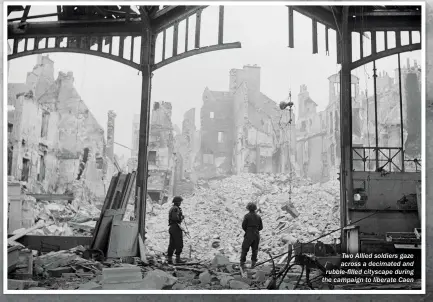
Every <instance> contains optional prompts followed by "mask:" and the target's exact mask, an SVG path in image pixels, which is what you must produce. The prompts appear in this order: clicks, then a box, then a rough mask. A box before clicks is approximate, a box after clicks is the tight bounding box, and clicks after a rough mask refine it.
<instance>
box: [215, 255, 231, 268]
mask: <svg viewBox="0 0 433 302" xmlns="http://www.w3.org/2000/svg"><path fill="white" fill-rule="evenodd" d="M227 264H230V260H229V259H228V258H227V257H225V256H223V255H221V254H217V255H215V258H214V259H213V260H212V265H213V266H222V265H227Z"/></svg>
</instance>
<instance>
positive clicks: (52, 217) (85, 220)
mask: <svg viewBox="0 0 433 302" xmlns="http://www.w3.org/2000/svg"><path fill="white" fill-rule="evenodd" d="M71 191H72V193H73V194H74V200H72V201H71V202H69V201H67V200H54V201H43V200H41V201H38V202H36V199H35V198H34V197H32V196H29V195H25V193H26V192H25V191H24V192H23V193H24V194H23V199H24V202H23V209H25V210H26V211H27V212H28V213H29V214H28V215H27V216H28V217H27V219H28V220H31V221H30V222H29V224H30V225H35V224H36V223H38V222H40V221H44V222H45V223H44V225H43V226H42V227H40V228H38V229H35V230H33V231H31V232H29V233H28V234H29V235H50V236H92V231H93V229H94V228H95V225H96V221H97V220H98V219H99V216H100V213H101V211H100V210H99V209H98V208H97V207H96V202H95V198H94V196H92V194H91V192H90V191H89V190H88V189H87V187H86V185H85V182H84V181H74V183H73V184H72V190H71ZM24 230H25V228H22V229H18V230H15V231H13V232H12V233H13V234H19V233H21V232H22V231H24Z"/></svg>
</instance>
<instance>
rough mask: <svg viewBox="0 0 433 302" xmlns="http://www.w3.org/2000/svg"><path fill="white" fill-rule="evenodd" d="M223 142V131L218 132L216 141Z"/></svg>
mask: <svg viewBox="0 0 433 302" xmlns="http://www.w3.org/2000/svg"><path fill="white" fill-rule="evenodd" d="M224 142H225V137H224V132H218V143H224Z"/></svg>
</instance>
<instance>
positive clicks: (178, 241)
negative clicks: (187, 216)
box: [167, 196, 185, 264]
mask: <svg viewBox="0 0 433 302" xmlns="http://www.w3.org/2000/svg"><path fill="white" fill-rule="evenodd" d="M182 201H183V198H182V197H180V196H176V197H174V198H173V206H172V207H171V209H170V211H169V213H168V225H169V231H168V232H169V234H170V243H169V245H168V251H167V262H168V263H169V264H173V254H174V253H175V254H176V263H185V261H184V260H181V258H180V254H181V253H182V249H183V233H182V232H183V229H182V228H181V226H180V224H181V223H182V221H183V219H184V216H183V213H182V209H181V208H180V205H181V203H182Z"/></svg>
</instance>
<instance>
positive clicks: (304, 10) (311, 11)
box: [291, 6, 341, 30]
mask: <svg viewBox="0 0 433 302" xmlns="http://www.w3.org/2000/svg"><path fill="white" fill-rule="evenodd" d="M291 7H293V9H294V10H295V11H297V12H298V13H300V14H302V15H304V16H306V17H309V18H311V19H315V20H317V21H318V22H320V23H322V24H323V25H325V26H327V27H329V28H332V29H335V30H337V24H340V23H341V16H340V14H339V12H337V11H336V10H335V11H334V10H333V8H332V7H329V9H328V8H325V7H322V6H291ZM336 22H337V23H336Z"/></svg>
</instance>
